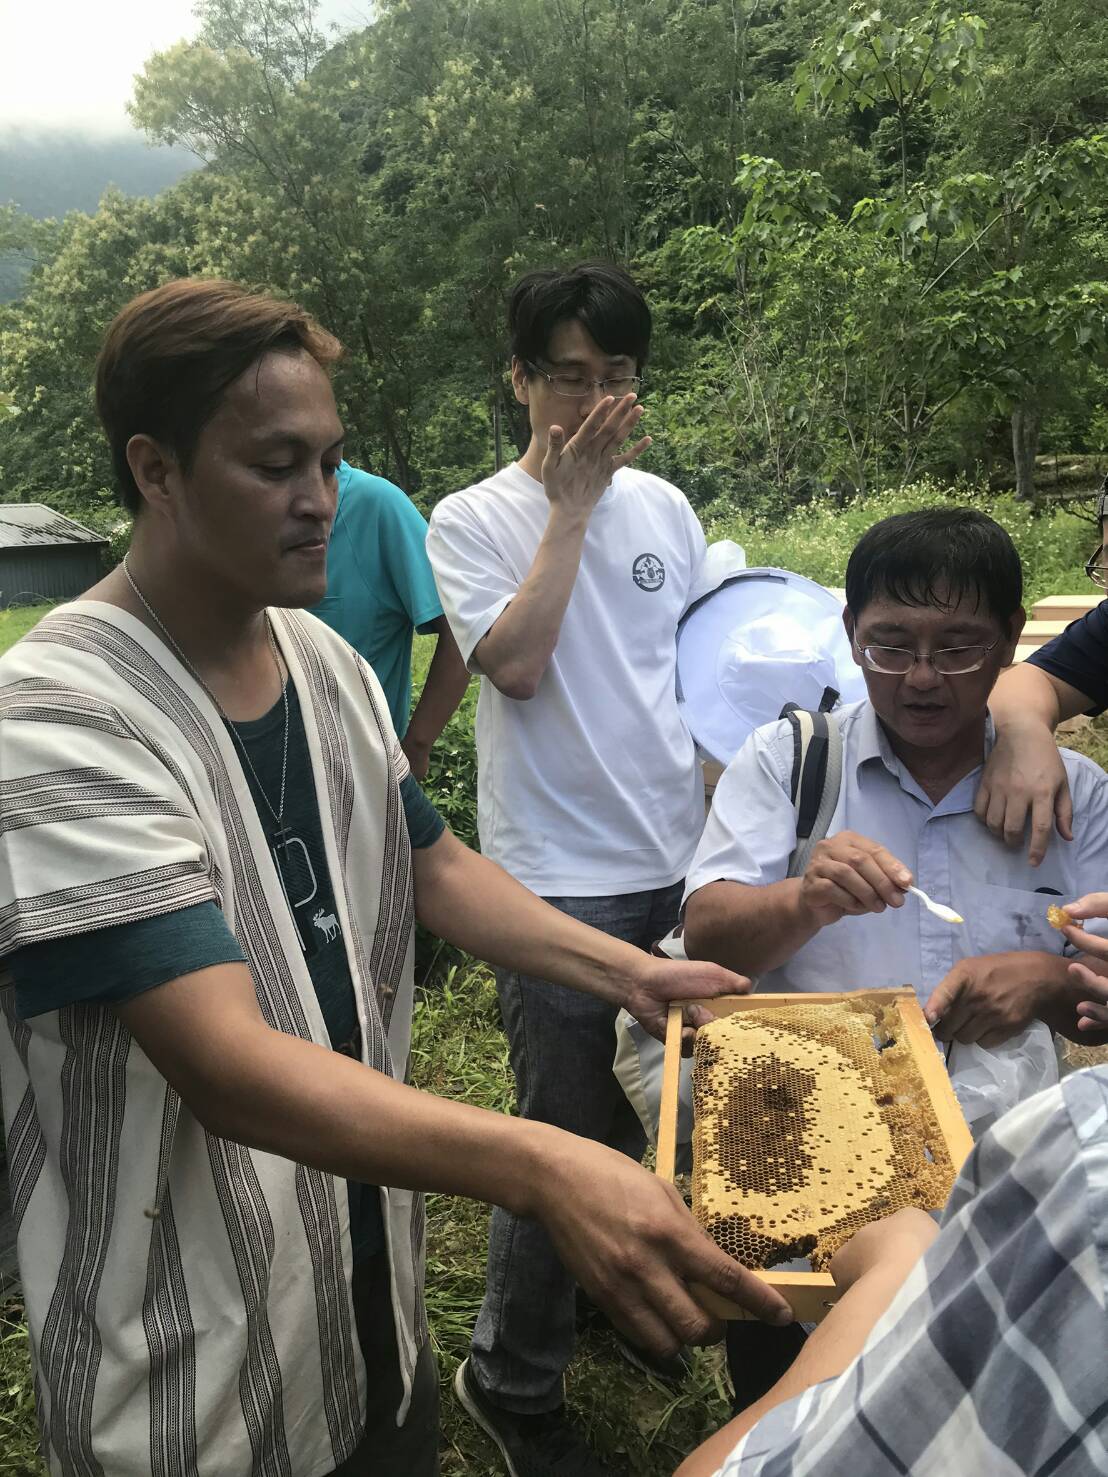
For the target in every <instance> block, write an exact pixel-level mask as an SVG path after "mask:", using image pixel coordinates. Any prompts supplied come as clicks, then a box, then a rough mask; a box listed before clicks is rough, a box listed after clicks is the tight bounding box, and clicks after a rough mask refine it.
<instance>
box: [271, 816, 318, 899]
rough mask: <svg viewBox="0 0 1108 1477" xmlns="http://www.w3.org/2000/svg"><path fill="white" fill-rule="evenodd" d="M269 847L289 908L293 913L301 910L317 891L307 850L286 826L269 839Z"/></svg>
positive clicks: (313, 870)
mask: <svg viewBox="0 0 1108 1477" xmlns="http://www.w3.org/2000/svg"><path fill="white" fill-rule="evenodd" d="M270 847H271V849H272V851H273V860H274V862H276V864H277V874H278V876H279V877H280V879H281V886H282V887H283V888H284V890H285V897H286V898H287V899H288V904H289V907H290V908H292V909H293V910H294V911H295V910H296V909H297V908H302V907H303V906H304V905H305V903H310V902H311V901H312V899H313V898H314V897H315V896H316V893H317V892H318V891H319V884H318V883H317V881H316V875H315V868H314V867H313V866H312V859H311V857H310V856H309V855H308V848H307V847H306V846H305V845H304V843H303V841H302V840H301V839H300V837H299V836H294V835H293V833H292V832H291V831H290V830H289V829H288V827H287V826H286V827H285V829H284V830H282V831H277V832H276V833H275V834H274V835H273V836H272V837H271V838H270Z"/></svg>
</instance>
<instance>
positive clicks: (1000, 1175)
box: [677, 1066, 1108, 1477]
mask: <svg viewBox="0 0 1108 1477" xmlns="http://www.w3.org/2000/svg"><path fill="white" fill-rule="evenodd" d="M921 1254H922V1255H921ZM831 1271H832V1273H833V1275H834V1277H835V1281H836V1283H837V1284H838V1287H839V1292H840V1300H839V1302H838V1304H837V1306H836V1307H835V1308H834V1309H833V1311H832V1312H831V1313H830V1314H829V1315H828V1317H827V1318H826V1320H825V1321H824V1322H823V1323H822V1324H821V1325H820V1327H819V1328H818V1329H817V1330H816V1332H815V1333H814V1334H813V1335H812V1337H811V1338H810V1339H809V1340H808V1341H807V1343H806V1344H805V1345H804V1348H803V1350H802V1352H801V1353H800V1355H799V1357H798V1358H797V1359H796V1361H795V1363H794V1364H793V1365H792V1367H791V1369H789V1371H788V1372H787V1373H786V1374H785V1376H784V1377H783V1378H782V1379H781V1380H779V1381H778V1383H777V1384H776V1385H775V1386H774V1387H773V1389H772V1390H770V1391H769V1393H768V1394H767V1395H765V1396H764V1397H763V1398H762V1399H761V1400H760V1401H758V1403H757V1404H756V1405H752V1406H750V1407H749V1409H747V1410H745V1411H743V1412H742V1414H741V1415H739V1416H737V1417H736V1418H735V1419H734V1420H733V1421H731V1422H730V1424H728V1425H727V1426H725V1427H724V1428H723V1430H721V1431H719V1432H718V1433H717V1434H716V1435H715V1436H714V1437H712V1438H711V1440H709V1441H707V1442H706V1443H705V1444H704V1445H703V1446H701V1447H700V1448H699V1450H697V1451H696V1452H694V1453H693V1455H692V1456H690V1457H689V1458H688V1460H687V1461H685V1462H684V1463H683V1465H682V1466H681V1467H680V1469H679V1472H678V1474H677V1477H710V1474H715V1477H786V1474H787V1477H833V1474H839V1473H849V1474H850V1477H889V1474H891V1473H905V1474H908V1473H910V1474H911V1477H951V1474H974V1477H985V1474H996V1477H999V1474H1011V1477H1046V1474H1048V1473H1049V1474H1051V1477H1089V1474H1091V1473H1097V1472H1102V1473H1108V1365H1106V1362H1105V1350H1106V1349H1108V1066H1100V1067H1094V1068H1090V1069H1087V1070H1085V1071H1082V1072H1077V1073H1074V1074H1073V1075H1072V1076H1070V1077H1067V1078H1066V1079H1065V1080H1064V1081H1063V1082H1062V1084H1061V1085H1060V1086H1057V1087H1052V1088H1049V1089H1048V1090H1047V1091H1045V1092H1042V1093H1039V1094H1038V1095H1037V1096H1035V1097H1033V1098H1029V1099H1028V1100H1027V1101H1026V1102H1024V1103H1021V1104H1020V1105H1019V1107H1017V1108H1015V1109H1014V1110H1013V1111H1012V1112H1011V1113H1009V1114H1007V1115H1006V1116H1005V1117H1004V1118H1002V1119H1001V1120H1000V1121H999V1122H998V1123H997V1124H996V1125H995V1127H994V1128H992V1129H991V1130H990V1131H989V1133H988V1134H986V1136H985V1137H984V1138H983V1139H982V1140H981V1141H980V1143H978V1145H977V1146H976V1148H975V1149H974V1151H973V1153H972V1154H971V1155H970V1157H969V1159H968V1160H967V1161H966V1164H965V1166H964V1167H963V1170H962V1173H961V1175H960V1176H959V1178H958V1181H957V1183H956V1184H955V1186H954V1190H953V1193H952V1195H951V1198H950V1203H949V1205H948V1206H947V1209H946V1212H945V1215H944V1218H943V1225H942V1229H941V1230H940V1231H936V1228H935V1226H934V1224H933V1223H932V1222H931V1221H930V1218H929V1217H928V1216H926V1215H925V1214H924V1213H923V1212H921V1211H915V1210H908V1211H900V1212H898V1213H897V1214H896V1215H894V1216H891V1217H889V1219H887V1220H885V1221H881V1222H878V1223H876V1224H875V1225H872V1226H867V1227H866V1228H865V1229H864V1230H863V1231H861V1232H860V1233H859V1234H858V1235H857V1236H855V1237H854V1239H853V1240H852V1241H850V1242H849V1243H848V1244H847V1245H846V1246H845V1247H844V1248H843V1250H842V1251H841V1252H839V1254H838V1255H837V1256H836V1257H835V1258H834V1260H833V1262H832V1265H831ZM736 1443H737V1444H736Z"/></svg>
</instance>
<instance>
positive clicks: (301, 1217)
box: [0, 282, 787, 1477]
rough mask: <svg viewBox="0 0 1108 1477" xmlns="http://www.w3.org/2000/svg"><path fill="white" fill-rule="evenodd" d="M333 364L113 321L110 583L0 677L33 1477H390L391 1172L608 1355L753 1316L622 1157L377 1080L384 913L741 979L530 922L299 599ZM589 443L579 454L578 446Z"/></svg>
mask: <svg viewBox="0 0 1108 1477" xmlns="http://www.w3.org/2000/svg"><path fill="white" fill-rule="evenodd" d="M339 352H340V350H339V346H338V344H337V343H336V342H335V340H334V339H332V338H331V337H330V335H329V334H327V333H326V332H324V331H323V330H322V329H321V328H320V327H319V326H318V325H317V324H316V323H314V322H313V321H312V320H311V319H310V318H309V317H308V316H307V315H306V314H305V313H304V312H302V311H301V310H300V309H298V308H297V307H295V306H294V305H291V304H288V303H278V302H276V301H274V300H272V299H270V298H267V297H261V296H256V295H251V294H249V293H246V292H244V291H243V290H241V289H239V288H237V287H234V286H232V285H231V284H228V283H220V282H176V283H170V284H168V285H167V286H165V287H162V288H158V289H155V290H154V291H152V292H150V293H147V294H145V295H143V296H142V297H140V298H137V299H136V300H135V301H134V302H132V303H130V304H129V305H128V306H127V307H126V308H125V309H124V310H123V312H122V313H121V314H120V315H119V317H118V318H117V319H116V321H115V322H114V323H113V325H112V326H111V328H110V329H109V331H108V335H107V338H106V341H105V344H104V347H103V350H102V352H101V356H100V360H99V364H98V370H97V386H96V389H97V403H98V408H99V411H100V415H101V418H102V420H103V423H104V426H105V430H106V432H107V435H108V439H109V442H110V444H111V449H112V454H113V458H114V463H115V469H116V474H117V477H118V481H119V486H120V490H121V493H122V497H123V501H124V503H125V505H126V506H127V507H128V509H129V510H130V511H131V512H132V513H133V514H134V515H135V526H134V536H133V540H132V544H131V550H130V553H129V555H128V557H127V559H126V560H125V561H124V563H123V564H122V565H121V566H120V567H119V568H118V569H116V570H114V571H113V572H112V573H111V574H110V575H109V576H108V577H107V578H106V579H104V580H103V581H101V583H100V584H98V585H97V586H96V587H95V588H94V589H92V590H91V591H89V593H88V595H87V596H86V597H85V598H84V599H82V600H80V601H77V602H76V603H74V604H72V605H69V606H65V607H62V608H60V609H59V610H57V611H55V612H53V613H52V614H51V615H49V616H48V617H47V618H46V619H45V620H43V621H42V622H41V623H40V624H39V625H38V626H37V627H36V628H35V629H34V630H33V631H32V632H31V633H30V635H29V636H27V637H26V638H25V639H24V640H23V641H22V642H20V643H19V644H18V645H17V646H16V647H15V648H13V649H12V650H11V651H10V652H9V653H8V654H7V655H6V656H5V657H4V658H3V660H2V661H0V962H2V963H3V965H4V975H3V985H4V988H3V989H2V990H0V1000H2V1003H3V1009H4V1015H5V1019H6V1022H7V1029H6V1031H3V1032H0V1080H2V1083H3V1094H4V1117H5V1125H6V1131H7V1143H8V1151H9V1159H10V1165H11V1181H12V1196H13V1204H14V1210H15V1215H16V1219H17V1223H18V1237H19V1254H20V1262H21V1269H22V1275H23V1282H24V1288H25V1296H26V1304H27V1313H28V1319H29V1323H30V1330H31V1338H32V1347H33V1352H34V1359H35V1369H36V1389H37V1395H38V1410H39V1416H40V1420H41V1426H42V1434H43V1447H44V1452H45V1455H46V1458H47V1461H48V1464H49V1468H50V1471H51V1473H53V1474H55V1477H71V1474H81V1477H93V1474H101V1473H106V1474H111V1477H140V1474H141V1477H149V1474H151V1473H155V1474H158V1477H162V1474H164V1477H201V1474H202V1477H255V1474H257V1477H263V1474H264V1477H279V1474H280V1477H322V1474H328V1473H334V1472H342V1473H346V1474H352V1473H373V1474H388V1477H401V1474H404V1477H422V1474H426V1473H431V1472H434V1471H435V1469H436V1463H437V1457H436V1447H437V1441H436V1431H437V1419H436V1400H437V1394H436V1382H435V1377H434V1369H433V1363H432V1360H431V1356H430V1351H429V1346H428V1342H427V1332H426V1323H425V1319H424V1312H423V1301H422V1278H423V1211H422V1203H421V1199H420V1194H419V1192H420V1191H421V1190H424V1189H433V1190H438V1191H442V1192H446V1193H457V1194H465V1195H470V1196H474V1197H476V1198H479V1199H482V1200H485V1201H488V1202H490V1203H492V1204H497V1205H502V1206H505V1207H507V1208H508V1209H510V1210H512V1211H514V1212H516V1213H518V1214H521V1215H524V1216H532V1217H535V1218H537V1219H539V1220H541V1221H542V1222H543V1223H544V1224H545V1225H546V1226H547V1228H548V1229H549V1231H550V1233H551V1235H552V1237H553V1239H554V1241H555V1244H556V1245H557V1246H558V1248H559V1252H560V1254H561V1255H562V1256H563V1257H564V1258H565V1259H566V1261H567V1263H568V1264H569V1265H570V1266H571V1267H572V1268H573V1270H574V1272H575V1275H576V1276H577V1277H578V1278H579V1279H580V1281H581V1282H582V1284H583V1285H584V1286H585V1287H586V1288H588V1289H589V1290H590V1291H591V1292H592V1294H593V1295H594V1296H595V1297H597V1298H599V1299H600V1300H601V1301H602V1302H606V1303H607V1304H608V1305H609V1306H610V1307H612V1309H613V1311H614V1313H615V1315H616V1316H617V1317H618V1318H620V1319H621V1320H622V1322H623V1323H624V1324H625V1325H626V1326H627V1327H628V1328H629V1329H630V1331H631V1332H632V1333H633V1334H634V1336H635V1337H636V1338H637V1339H639V1340H640V1341H641V1342H644V1343H646V1344H648V1345H653V1346H654V1347H655V1348H657V1349H660V1350H663V1351H665V1350H672V1349H673V1348H675V1347H676V1346H677V1344H678V1343H679V1342H681V1341H683V1340H686V1339H688V1340H697V1339H702V1338H704V1337H705V1336H706V1335H707V1334H708V1333H709V1323H708V1320H707V1319H706V1317H705V1316H704V1315H703V1314H702V1313H701V1312H700V1310H699V1309H698V1308H697V1307H696V1305H695V1304H694V1303H693V1301H692V1299H691V1297H690V1295H689V1292H688V1290H687V1284H688V1282H689V1281H698V1282H703V1283H707V1284H709V1285H712V1286H715V1287H717V1288H718V1289H719V1290H720V1291H721V1292H723V1293H725V1294H728V1295H730V1296H732V1297H734V1296H736V1295H737V1296H740V1297H745V1299H746V1300H747V1301H748V1302H749V1304H750V1306H751V1307H752V1308H754V1309H755V1310H756V1311H758V1312H760V1313H761V1314H763V1315H764V1316H767V1317H771V1318H772V1317H775V1316H781V1317H784V1316H787V1315H786V1314H785V1311H784V1309H783V1306H782V1305H781V1304H780V1303H779V1300H777V1299H776V1297H775V1296H774V1295H772V1294H770V1293H769V1292H768V1291H767V1290H766V1289H765V1288H764V1287H763V1286H762V1284H760V1283H758V1282H757V1281H756V1279H754V1278H752V1277H751V1276H750V1275H749V1274H746V1273H743V1272H742V1271H741V1270H740V1269H739V1268H737V1267H736V1266H735V1265H734V1264H732V1263H731V1262H730V1261H729V1260H728V1259H727V1258H725V1257H724V1256H723V1255H722V1253H720V1252H718V1251H717V1250H716V1249H715V1248H714V1247H712V1246H711V1245H710V1243H709V1242H708V1241H707V1239H706V1238H704V1237H703V1236H702V1235H701V1234H700V1233H699V1231H698V1230H697V1229H696V1228H695V1226H694V1224H693V1222H692V1220H691V1218H690V1217H689V1216H688V1214H687V1212H686V1211H685V1209H684V1207H683V1205H682V1204H681V1202H680V1199H679V1198H678V1197H677V1196H676V1195H675V1194H674V1193H673V1192H672V1191H671V1190H669V1189H667V1188H666V1187H664V1186H662V1185H660V1184H659V1183H657V1182H656V1181H655V1180H654V1179H653V1178H652V1177H651V1176H650V1175H648V1174H647V1173H646V1172H645V1171H644V1170H642V1169H641V1168H640V1166H638V1165H636V1164H634V1163H633V1162H632V1161H630V1160H628V1159H626V1158H623V1157H622V1156H620V1155H617V1154H614V1153H610V1152H609V1151H608V1150H606V1149H604V1148H602V1147H601V1146H599V1145H596V1144H593V1143H586V1142H584V1141H581V1140H577V1139H574V1138H573V1137H572V1136H571V1135H569V1134H566V1133H564V1132H561V1131H559V1130H557V1129H553V1128H550V1127H547V1126H546V1125H543V1124H539V1123H527V1122H522V1121H520V1120H516V1119H511V1118H508V1117H505V1116H502V1115H500V1114H495V1113H488V1112H483V1111H481V1110H479V1109H476V1108H473V1107H470V1106H467V1105H465V1104H460V1103H450V1102H446V1101H443V1100H440V1099H437V1098H435V1097H432V1096H430V1095H428V1094H424V1093H420V1092H416V1091H414V1090H412V1089H411V1088H409V1087H407V1086H405V1085H404V1077H405V1072H406V1067H407V1055H408V1043H409V1028H410V1021H411V1010H412V930H413V921H414V919H415V918H416V917H418V918H419V919H420V920H421V921H422V922H423V923H424V924H425V925H426V926H427V927H428V928H430V929H432V930H433V931H435V932H437V933H440V934H441V935H442V936H443V937H445V938H448V939H450V940H451V941H452V942H454V943H455V944H457V945H459V946H460V947H462V948H465V949H468V950H470V951H472V952H473V953H475V954H477V955H479V956H482V957H485V958H488V959H491V960H493V961H495V962H497V963H501V964H506V965H508V966H509V967H511V968H514V969H520V970H524V971H527V972H529V973H533V974H542V975H543V976H544V977H546V978H548V979H551V980H554V981H556V982H558V983H559V984H561V985H565V986H570V987H572V988H575V989H578V990H585V991H588V992H591V993H593V994H596V995H599V996H601V997H602V998H604V999H607V1000H610V1001H611V1002H613V1003H615V1004H619V1005H625V1006H626V1007H627V1008H628V1009H630V1010H631V1011H632V1012H633V1013H634V1014H636V1015H637V1016H638V1017H639V1019H641V1020H642V1021H644V1023H646V1024H648V1025H649V1026H651V1027H653V1028H654V1029H655V1030H657V1029H660V1027H661V1022H662V1018H663V1016H664V1013H665V1002H666V1001H668V999H669V998H671V997H679V998H684V997H689V998H692V997H696V996H698V995H710V994H713V993H716V992H718V991H720V990H724V989H732V990H733V989H735V988H745V987H746V982H745V981H738V982H737V981H736V978H735V977H734V976H732V975H730V974H729V973H728V972H727V971H725V970H722V969H720V968H718V967H717V966H714V965H703V964H688V965H683V966H682V965H674V964H670V963H668V962H666V961H659V960H654V959H651V958H650V957H649V956H647V955H646V954H643V953H641V952H640V951H638V950H636V949H633V948H631V947H629V946H627V945H625V944H622V943H619V942H617V941H616V940H614V939H611V938H608V937H606V936H604V935H602V934H599V933H596V932H594V931H593V930H591V929H589V928H586V927H585V926H584V925H582V924H580V923H577V922H575V921H574V920H572V919H570V918H568V917H566V916H565V915H563V914H561V913H558V912H556V911H555V910H553V909H551V908H549V907H547V906H546V904H544V903H542V902H541V901H540V900H539V899H538V898H536V897H534V896H533V895H532V894H531V893H529V892H527V891H526V890H525V889H524V888H523V887H521V886H520V885H519V884H517V883H515V882H514V881H513V880H512V879H511V878H510V877H509V876H508V875H507V874H506V873H504V872H503V871H501V870H500V869H499V868H498V867H496V866H495V865H494V864H493V863H492V862H490V861H488V860H486V859H484V858H482V857H480V856H477V855H476V854H474V853H472V852H470V851H468V850H467V849H466V848H465V847H464V846H462V845H461V843H460V842H458V841H457V840H456V839H455V838H454V837H453V836H452V835H451V834H450V833H449V832H448V831H446V830H445V828H444V827H443V824H442V822H441V820H440V819H439V817H438V815H437V814H436V812H435V811H434V808H433V807H432V806H431V805H430V804H429V802H428V801H427V800H426V799H425V798H424V797H423V795H422V793H421V792H420V791H419V789H418V786H416V784H415V782H414V781H413V780H412V779H411V777H410V775H409V773H408V766H407V763H406V761H405V759H404V757H403V754H402V752H401V750H400V748H399V745H398V743H397V740H396V736H395V733H394V731H393V729H392V726H391V723H390V721H389V716H388V709H387V705H386V704H385V702H384V700H383V697H382V693H381V690H380V687H379V685H378V683H377V681H376V679H375V678H374V676H373V674H372V672H371V671H370V670H369V668H368V667H367V666H366V664H365V663H364V662H363V661H362V659H361V658H360V657H359V656H358V655H357V654H356V653H355V652H354V651H353V650H352V649H351V648H350V647H349V646H347V645H346V644H345V642H343V641H342V640H341V639H340V638H339V637H338V636H336V635H335V634H334V633H333V632H332V631H330V630H329V629H327V628H326V627H325V626H324V625H323V624H322V623H321V622H319V621H317V620H315V619H314V618H312V617H310V616H307V615H305V614H303V613H302V609H301V608H302V607H304V606H306V605H309V604H311V603H313V602H314V601H316V600H318V599H319V598H320V597H321V596H322V594H323V592H324V588H325V579H326V555H327V540H328V535H329V532H330V528H331V523H332V520H333V517H334V511H335V495H336V473H337V470H338V466H339V462H340V460H341V455H342V440H343V428H342V425H341V423H340V422H339V419H338V416H337V412H336V409H335V402H334V397H333V395H332V391H331V385H330V380H329V376H328V368H329V366H330V365H331V364H332V363H333V362H334V361H335V360H336V358H337V357H338V355H339ZM613 451H614V448H608V449H607V450H606V451H605V450H603V448H601V449H594V451H593V452H592V453H591V454H592V455H598V454H606V455H611V454H612V453H613Z"/></svg>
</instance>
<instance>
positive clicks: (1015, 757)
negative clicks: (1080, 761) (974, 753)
mask: <svg viewBox="0 0 1108 1477" xmlns="http://www.w3.org/2000/svg"><path fill="white" fill-rule="evenodd" d="M1090 706H1091V704H1090V701H1089V699H1088V698H1087V697H1086V696H1085V694H1084V693H1082V692H1079V691H1078V690H1077V688H1076V687H1071V686H1070V685H1069V683H1067V682H1063V681H1061V680H1060V679H1059V678H1058V677H1055V676H1053V675H1052V674H1051V673H1050V672H1046V671H1044V670H1043V669H1042V668H1041V667H1037V666H1035V665H1034V664H1033V663H1031V662H1023V663H1021V664H1020V665H1019V666H1016V667H1009V669H1008V670H1007V671H1006V672H1004V673H1002V674H1001V676H1000V679H999V681H998V682H997V684H996V686H995V687H994V688H993V690H992V694H991V696H990V698H989V711H990V712H991V714H992V717H993V722H994V724H995V726H996V744H995V746H994V748H993V751H992V753H991V754H990V755H989V758H988V761H987V762H986V764H985V768H984V770H983V772H982V775H981V782H980V784H979V785H978V787H977V797H976V800H975V801H974V811H975V812H976V814H977V818H978V820H980V821H982V822H983V823H984V824H985V825H987V826H988V828H989V830H990V831H992V833H993V835H994V836H998V837H1000V839H1001V840H1003V841H1004V842H1005V843H1006V844H1007V845H1008V846H1012V847H1016V846H1020V845H1022V844H1023V838H1024V832H1025V830H1026V829H1027V821H1028V818H1030V820H1031V836H1030V841H1029V843H1028V857H1029V859H1030V861H1031V863H1032V865H1033V866H1038V864H1039V863H1040V862H1041V861H1042V859H1043V857H1044V856H1045V855H1046V849H1047V846H1048V844H1049V842H1050V834H1051V830H1052V828H1053V826H1054V825H1055V824H1057V827H1058V833H1059V835H1060V836H1062V837H1063V838H1064V839H1065V840H1067V841H1072V840H1073V802H1072V800H1071V798H1070V792H1069V781H1068V779H1067V777H1066V771H1065V767H1064V765H1063V763H1062V760H1061V758H1060V756H1059V754H1058V747H1057V745H1056V744H1055V742H1054V730H1055V728H1056V727H1057V726H1058V724H1059V723H1061V722H1064V721H1065V719H1067V718H1074V717H1076V716H1077V714H1078V713H1084V712H1086V711H1087V710H1088V709H1089V707H1090Z"/></svg>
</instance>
